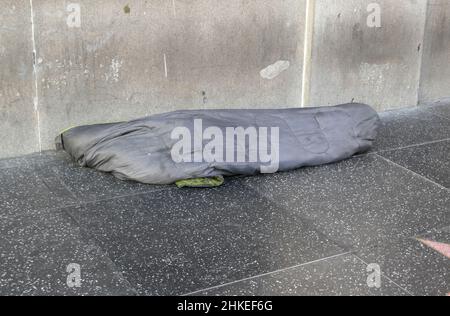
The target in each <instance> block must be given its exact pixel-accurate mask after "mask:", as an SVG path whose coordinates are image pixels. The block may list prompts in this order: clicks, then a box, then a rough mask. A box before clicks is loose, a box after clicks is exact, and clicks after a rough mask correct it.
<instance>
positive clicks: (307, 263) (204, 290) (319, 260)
mask: <svg viewBox="0 0 450 316" xmlns="http://www.w3.org/2000/svg"><path fill="white" fill-rule="evenodd" d="M347 255H353V254H352V253H351V252H350V251H348V252H343V253H340V254H337V255H333V256H329V257H325V258H322V259H318V260H314V261H310V262H306V263H302V264H298V265H295V266H291V267H287V268H283V269H279V270H275V271H271V272H267V273H262V274H258V275H255V276H251V277H248V278H244V279H240V280H236V281H233V282H229V283H225V284H221V285H217V286H212V287H209V288H206V289H202V290H198V291H194V292H191V293H187V294H183V295H181V296H191V295H195V294H199V293H202V292H206V291H210V290H216V289H220V288H223V287H226V286H230V285H233V284H237V283H241V282H244V281H250V280H255V279H258V278H261V277H265V276H269V275H274V274H277V273H281V272H286V271H290V270H294V269H297V268H301V267H305V266H308V265H311V264H315V263H319V262H323V261H327V260H331V259H335V258H339V257H343V256H347Z"/></svg>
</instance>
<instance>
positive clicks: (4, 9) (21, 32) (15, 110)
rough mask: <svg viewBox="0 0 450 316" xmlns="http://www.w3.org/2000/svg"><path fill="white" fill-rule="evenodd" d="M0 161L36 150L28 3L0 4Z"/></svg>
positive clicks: (23, 0) (5, 0)
mask: <svg viewBox="0 0 450 316" xmlns="http://www.w3.org/2000/svg"><path fill="white" fill-rule="evenodd" d="M0 4H1V10H0V21H1V23H0V131H1V133H2V134H1V137H0V157H11V156H18V155H22V154H27V153H31V152H35V151H38V150H39V147H38V138H37V131H36V126H37V124H36V115H35V111H34V106H33V98H34V89H33V82H34V81H33V64H32V57H33V55H32V51H33V50H32V41H31V38H32V36H31V22H30V21H31V10H30V5H29V1H28V0H1V1H0Z"/></svg>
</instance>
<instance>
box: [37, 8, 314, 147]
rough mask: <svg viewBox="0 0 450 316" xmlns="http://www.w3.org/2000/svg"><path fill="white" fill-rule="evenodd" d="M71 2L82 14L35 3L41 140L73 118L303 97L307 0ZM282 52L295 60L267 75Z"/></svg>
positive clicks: (106, 118)
mask: <svg viewBox="0 0 450 316" xmlns="http://www.w3.org/2000/svg"><path fill="white" fill-rule="evenodd" d="M72 2H76V3H78V4H79V8H80V13H81V17H80V18H79V19H78V18H77V16H76V15H74V14H76V10H74V8H73V7H71V8H69V9H70V10H68V5H69V4H70V2H68V1H59V0H42V1H35V4H34V7H35V15H36V21H35V25H36V45H37V47H38V57H39V58H41V60H42V62H41V63H40V64H39V65H38V73H39V78H38V79H39V80H38V85H39V92H40V99H39V100H40V111H41V121H42V124H41V125H42V139H43V145H44V149H47V148H52V146H53V140H54V138H55V136H56V135H57V134H58V132H59V131H60V130H63V129H65V128H67V127H70V126H74V125H81V124H91V123H98V122H111V121H120V120H128V119H133V118H137V117H140V116H144V115H149V114H154V113H161V112H166V111H171V110H176V109H198V108H248V107H252V108H258V107H260V108H268V107H274V108H281V107H295V106H299V105H300V99H301V97H300V96H301V86H302V83H301V78H302V61H303V60H302V59H303V55H302V54H303V33H304V30H303V24H304V14H305V1H304V0H283V1H280V0H230V1H223V0H196V1H190V0H151V1H140V0H139V1H138V0H130V1H127V2H126V3H124V2H123V1H118V0H99V1H88V0H74V1H72ZM69 15H70V16H69ZM68 18H69V21H68ZM77 21H80V23H79V24H80V26H79V27H77V23H76V22H77ZM68 22H70V23H68ZM279 60H286V61H289V63H290V67H289V69H285V70H284V71H283V72H282V73H280V74H279V75H278V76H276V78H273V80H270V81H268V80H265V79H263V78H261V76H260V71H261V69H263V68H265V67H267V66H268V65H271V64H273V63H275V62H276V61H279Z"/></svg>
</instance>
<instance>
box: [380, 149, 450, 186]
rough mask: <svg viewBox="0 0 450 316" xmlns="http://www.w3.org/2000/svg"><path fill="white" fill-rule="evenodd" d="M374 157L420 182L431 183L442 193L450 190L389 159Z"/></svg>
mask: <svg viewBox="0 0 450 316" xmlns="http://www.w3.org/2000/svg"><path fill="white" fill-rule="evenodd" d="M375 155H376V156H378V157H380V158H381V159H383V160H385V161H386V162H388V163H390V164H392V165H394V166H397V167H399V168H401V169H402V170H404V171H406V172H408V173H410V174H412V175H413V176H415V177H418V178H421V179H422V180H425V181H427V182H428V183H431V184H434V185H435V186H438V187H439V188H441V189H443V190H444V191H447V192H450V189H448V188H446V187H444V186H443V185H441V184H439V183H437V182H434V181H433V180H431V179H428V178H427V177H425V176H423V175H421V174H418V173H417V172H414V171H412V170H411V169H408V168H406V167H403V166H402V165H400V164H398V163H396V162H394V161H392V160H390V159H388V158H386V157H383V156H381V155H379V154H375Z"/></svg>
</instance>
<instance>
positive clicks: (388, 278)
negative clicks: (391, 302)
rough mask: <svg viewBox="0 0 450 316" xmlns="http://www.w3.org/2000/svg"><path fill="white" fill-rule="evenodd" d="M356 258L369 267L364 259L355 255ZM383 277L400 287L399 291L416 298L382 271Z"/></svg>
mask: <svg viewBox="0 0 450 316" xmlns="http://www.w3.org/2000/svg"><path fill="white" fill-rule="evenodd" d="M353 256H354V257H355V258H357V259H358V260H359V261H361V262H362V263H364V264H365V265H367V266H368V265H369V264H368V263H367V262H366V261H365V260H363V259H362V258H360V257H359V256H358V255H355V254H354V255H353ZM381 275H382V276H383V277H384V278H385V279H387V280H389V281H390V282H392V284H394V285H395V286H396V287H398V288H399V289H401V290H402V291H403V292H405V293H406V294H408V295H409V296H414V294H413V293H411V292H410V291H408V290H407V289H405V288H404V287H403V286H400V285H399V284H398V283H397V282H395V281H394V280H392V279H391V278H390V277H388V276H387V275H386V274H385V273H383V271H381Z"/></svg>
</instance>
